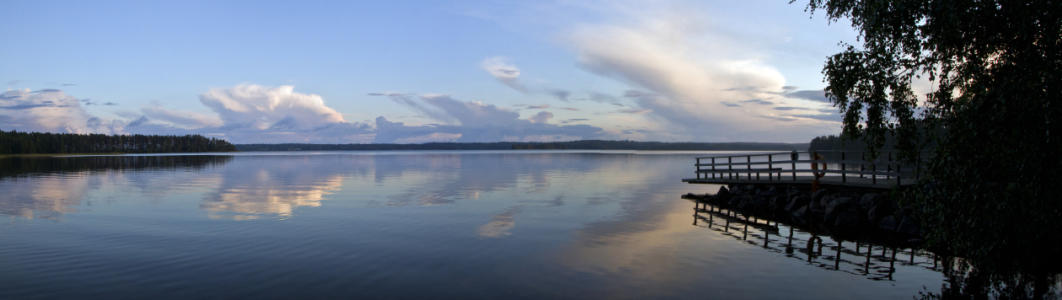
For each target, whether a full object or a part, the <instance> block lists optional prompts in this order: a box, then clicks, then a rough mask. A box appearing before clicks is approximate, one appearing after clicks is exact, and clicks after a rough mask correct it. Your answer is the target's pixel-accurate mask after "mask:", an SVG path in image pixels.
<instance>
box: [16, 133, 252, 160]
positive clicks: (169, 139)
mask: <svg viewBox="0 0 1062 300" xmlns="http://www.w3.org/2000/svg"><path fill="white" fill-rule="evenodd" d="M228 151H236V147H235V146H233V145H232V144H231V143H229V142H227V141H225V140H221V139H217V138H206V137H203V136H201V135H184V136H175V135H141V134H133V135H106V134H75V133H49V132H18V131H15V130H12V131H3V130H0V154H52V153H57V154H61V153H168V152H228Z"/></svg>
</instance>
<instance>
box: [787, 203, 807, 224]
mask: <svg viewBox="0 0 1062 300" xmlns="http://www.w3.org/2000/svg"><path fill="white" fill-rule="evenodd" d="M807 214H808V207H807V206H806V205H805V206H801V207H800V208H798V209H796V210H794V211H793V213H792V214H791V215H790V216H792V217H793V218H792V220H793V223H797V224H799V225H807V224H808V222H807Z"/></svg>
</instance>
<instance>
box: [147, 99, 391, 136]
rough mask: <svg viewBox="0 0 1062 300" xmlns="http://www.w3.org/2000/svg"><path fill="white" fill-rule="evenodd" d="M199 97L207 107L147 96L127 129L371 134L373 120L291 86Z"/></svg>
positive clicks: (214, 133)
mask: <svg viewBox="0 0 1062 300" xmlns="http://www.w3.org/2000/svg"><path fill="white" fill-rule="evenodd" d="M199 100H200V102H201V103H202V104H203V105H204V106H206V107H207V108H209V109H210V112H207V113H203V112H193V111H185V110H174V109H169V108H166V107H164V106H162V104H161V103H160V102H151V103H149V104H148V105H145V106H144V107H142V108H141V109H140V112H141V115H140V117H139V118H136V119H135V120H133V121H131V122H130V123H129V125H128V128H129V132H131V133H144V134H204V135H208V136H216V137H222V138H226V139H228V140H230V141H232V142H235V143H368V142H371V141H372V140H373V137H374V135H375V132H374V129H373V128H372V125H370V124H364V123H348V122H346V121H345V120H344V119H343V116H342V115H341V114H340V113H339V112H337V111H335V110H334V109H332V108H331V107H328V106H327V105H325V103H324V99H323V98H322V97H321V96H319V95H314V94H303V93H298V92H295V91H294V87H292V86H279V87H265V86H258V85H237V86H235V87H232V88H213V89H210V90H208V91H207V92H205V93H203V94H200V95H199ZM127 114H128V113H127Z"/></svg>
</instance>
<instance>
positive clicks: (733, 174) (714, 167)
mask: <svg viewBox="0 0 1062 300" xmlns="http://www.w3.org/2000/svg"><path fill="white" fill-rule="evenodd" d="M879 153H880V155H879V156H878V158H877V159H874V160H868V159H866V152H863V151H833V150H823V151H810V152H809V151H793V152H778V153H763V154H751V155H732V156H714V157H698V158H697V164H696V167H697V171H696V173H697V179H727V180H734V179H737V180H741V179H742V177H744V179H745V180H752V179H755V180H763V179H766V180H793V181H795V180H797V176H798V175H800V176H813V175H814V173H819V174H822V175H824V177H830V178H831V179H836V177H838V176H839V177H840V180H841V182H848V177H849V176H858V177H859V178H869V179H870V180H871V182H872V183H873V184H877V182H878V180H895V181H896V183H897V184H898V185H899V184H901V178H906V179H917V178H918V177H919V176H920V173H921V172H920V171H919V170H920V167H921V165H922V163H921V162H922V158H921V156H920V157H919V159H916V160H915V161H916V163H914V164H909V163H908V164H905V163H903V162H901V161H899V160H898V159H896V158H897V152H896V151H879ZM820 155H821V157H824V158H825V159H814V158H815V157H820ZM923 156H924V155H923ZM855 157H858V158H857V159H855ZM813 164H814V165H817V166H818V168H817V169H816V168H814V167H812V165H813ZM823 164H825V165H823ZM743 175H744V176H743ZM764 175H765V176H764Z"/></svg>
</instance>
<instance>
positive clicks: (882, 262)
mask: <svg viewBox="0 0 1062 300" xmlns="http://www.w3.org/2000/svg"><path fill="white" fill-rule="evenodd" d="M694 209H695V213H694V215H693V225H695V226H701V227H704V228H707V229H711V230H713V231H716V232H718V233H720V234H722V235H725V236H728V237H731V238H733V239H735V240H740V241H745V242H747V243H749V244H753V245H758V246H760V247H761V248H762V249H763V250H766V251H768V252H772V253H777V254H783V255H785V256H786V257H789V258H794V259H798V260H802V261H806V262H807V263H808V264H809V265H812V266H816V267H819V268H822V269H825V270H832V271H840V272H844V273H848V274H852V275H860V276H865V277H866V278H868V279H871V280H887V281H892V280H894V278H893V275H894V274H895V273H896V268H898V267H918V268H923V269H928V270H933V271H938V272H940V271H942V270H943V269H942V268H941V267H940V264H939V261H938V260H939V258H938V257H937V255H936V254H933V253H932V252H929V251H926V250H923V249H914V248H902V247H896V246H892V245H880V244H879V245H875V244H874V242H873V241H870V240H866V241H846V240H842V239H836V238H833V237H830V236H823V235H819V234H816V233H814V232H809V231H805V230H803V229H800V228H797V227H794V226H792V225H788V224H781V223H778V222H772V221H771V220H762V219H757V218H756V217H750V216H747V215H741V214H740V213H739V212H737V211H732V210H729V209H725V208H722V207H719V206H715V205H711V204H708V203H704V204H703V205H701V204H698V205H696V206H695V207H694Z"/></svg>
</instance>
